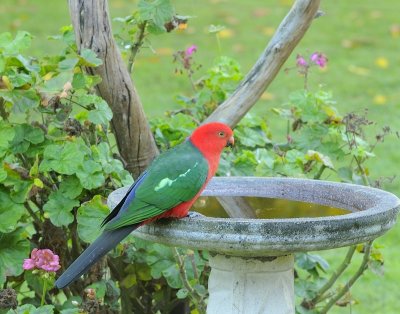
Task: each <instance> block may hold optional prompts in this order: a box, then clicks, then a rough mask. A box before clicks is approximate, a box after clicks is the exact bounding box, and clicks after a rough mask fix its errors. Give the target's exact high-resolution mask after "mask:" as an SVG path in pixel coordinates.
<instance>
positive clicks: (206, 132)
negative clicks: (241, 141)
mask: <svg viewBox="0 0 400 314" xmlns="http://www.w3.org/2000/svg"><path fill="white" fill-rule="evenodd" d="M190 141H191V142H192V144H193V145H194V146H196V147H197V148H198V149H199V150H200V152H201V153H202V154H203V156H204V157H205V158H206V159H207V161H208V163H209V164H210V167H211V171H212V172H213V173H212V175H214V174H215V171H217V168H218V163H219V158H220V156H221V153H222V151H223V149H224V148H225V147H226V146H233V144H234V139H233V131H232V129H231V128H230V127H229V126H228V125H226V124H224V123H221V122H211V123H207V124H203V125H201V126H199V127H198V128H197V129H196V130H194V132H193V133H192V135H191V136H190Z"/></svg>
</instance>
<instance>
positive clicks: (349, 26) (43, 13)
mask: <svg viewBox="0 0 400 314" xmlns="http://www.w3.org/2000/svg"><path fill="white" fill-rule="evenodd" d="M173 2H174V3H175V5H176V8H177V12H178V13H179V14H183V15H191V16H195V17H194V18H193V19H191V20H190V22H189V26H188V28H187V30H185V31H182V32H173V33H171V34H168V35H162V36H153V37H152V38H151V42H152V48H153V50H154V51H155V53H154V52H152V50H151V49H147V48H145V49H143V50H142V52H141V53H140V55H139V56H138V59H137V62H136V65H135V70H134V74H133V78H134V81H135V84H136V86H137V89H138V91H139V93H140V96H141V99H142V101H143V104H144V107H145V111H146V113H147V114H148V116H150V117H154V116H159V115H162V114H163V112H164V111H165V110H170V109H174V108H177V105H176V104H175V102H174V96H176V95H177V94H179V93H180V94H185V93H190V84H189V82H188V80H187V79H186V78H185V77H183V76H177V75H176V74H174V69H175V65H174V64H173V63H172V54H173V52H174V51H177V50H182V49H185V48H187V47H188V46H190V45H192V44H196V45H197V46H198V52H197V53H196V55H195V57H196V61H197V62H198V63H199V64H202V65H203V67H204V68H207V67H209V66H210V65H211V64H212V62H213V60H214V59H215V58H216V57H218V56H219V49H218V45H217V42H216V39H215V36H214V35H211V34H209V33H208V31H207V30H208V27H209V26H210V25H211V24H215V25H224V26H226V31H224V33H223V34H221V48H222V53H223V54H224V55H228V56H230V57H233V58H235V59H237V60H238V61H239V63H240V64H241V66H242V70H243V73H246V72H247V71H248V70H249V69H250V67H251V66H252V64H253V63H254V62H255V60H256V59H257V58H258V56H259V55H260V53H261V52H262V50H263V49H264V47H265V45H266V43H267V42H268V40H269V39H270V38H271V36H272V34H273V31H274V29H275V28H276V27H277V26H278V24H279V22H280V21H281V19H282V18H283V17H284V16H285V14H286V12H287V10H288V9H289V6H290V3H291V1H288V0H281V1H260V0H257V1H240V0H230V1H227V0H208V1H195V0H186V1H183V0H179V1H173ZM110 7H111V12H112V15H113V17H117V16H124V15H126V14H127V13H129V12H130V11H133V10H134V9H135V3H132V1H128V0H110ZM321 9H322V10H323V11H324V12H325V13H326V14H325V16H323V17H321V18H319V19H317V20H315V21H314V23H313V25H312V27H311V29H310V30H309V31H308V33H307V35H306V36H305V38H304V39H303V40H302V42H301V44H300V45H299V46H298V47H297V48H296V49H295V51H294V53H293V55H292V56H291V58H290V59H289V60H288V62H287V64H286V65H285V67H288V68H289V67H292V66H293V65H294V63H295V56H296V54H297V53H300V54H304V55H308V54H310V53H312V52H314V51H321V52H324V53H325V54H326V55H327V56H328V58H329V66H328V69H327V70H326V71H320V70H317V69H314V71H313V72H312V73H311V78H310V86H311V88H313V89H316V88H318V85H319V84H323V85H324V86H325V88H326V89H329V90H332V92H333V93H334V95H335V97H336V99H337V102H338V103H337V107H338V109H339V111H340V112H341V113H342V114H345V113H347V112H350V111H356V112H359V113H361V112H363V110H364V108H367V109H368V112H369V119H370V120H372V121H374V122H376V124H374V125H371V126H370V127H369V128H368V136H371V137H372V138H373V137H374V135H375V134H376V133H377V132H379V130H380V129H381V128H382V127H383V126H386V125H389V126H390V127H391V128H392V130H393V131H400V123H399V120H400V84H399V80H400V75H399V66H400V54H399V51H400V21H399V18H398V12H400V2H398V1H396V0H384V1H380V2H376V1H373V0H365V1H360V0H358V1H345V0H340V1H322V6H321ZM0 14H1V19H2V24H1V27H0V32H3V31H12V32H15V31H16V30H19V29H21V30H28V31H29V32H31V33H32V34H33V35H34V36H35V37H36V39H35V41H34V45H33V47H32V50H31V52H30V53H31V54H37V55H38V54H46V53H57V51H58V50H59V49H60V44H59V43H57V42H54V41H47V40H46V37H47V36H48V35H52V34H56V33H57V32H58V29H59V28H60V27H61V26H62V25H65V24H70V22H69V15H68V8H67V4H66V3H65V2H60V1H46V0H35V1H34V0H2V1H1V3H0ZM200 72H201V71H200ZM302 86H303V81H302V78H301V77H300V76H298V75H297V74H296V73H295V71H291V72H289V73H288V74H286V73H285V72H284V71H281V73H280V74H279V75H278V76H277V78H276V80H275V81H274V82H273V84H271V86H270V87H269V88H268V91H267V92H268V93H267V94H265V95H264V96H265V97H263V99H262V100H260V101H259V102H258V103H257V105H256V106H255V108H254V109H253V112H256V113H257V114H261V115H265V116H267V117H269V118H268V119H269V121H270V123H271V126H272V128H273V130H274V132H273V133H274V134H283V132H282V130H284V129H285V127H286V124H285V123H282V124H283V125H282V124H281V123H277V122H276V119H274V118H273V117H272V118H271V117H270V116H271V115H272V113H271V108H273V107H276V106H279V105H281V104H282V103H284V102H285V101H286V100H287V95H288V93H290V92H292V91H294V90H296V89H300V88H302ZM399 144H400V140H399V139H398V138H397V137H396V136H395V135H393V136H390V137H388V138H387V139H385V142H384V143H383V144H381V145H379V146H378V147H377V148H376V150H375V153H376V155H377V157H376V158H375V159H373V160H371V161H370V162H369V167H370V172H371V174H373V175H374V176H376V177H380V176H393V175H397V174H398V172H399V171H398V160H399V158H398V156H399V153H398V149H397V146H398V145H399ZM385 189H387V190H389V191H392V192H394V193H396V194H397V195H400V179H397V180H395V181H394V183H393V184H390V185H385ZM399 236H400V227H399V224H397V226H396V227H395V228H394V229H393V230H391V231H390V232H388V233H387V234H386V235H385V236H383V237H382V238H380V239H379V240H378V241H377V243H379V244H380V245H382V246H383V247H384V248H383V249H382V251H383V253H384V256H385V270H386V272H385V275H384V276H383V277H378V276H376V275H374V274H372V273H371V272H368V274H367V275H365V276H364V277H363V278H362V279H361V281H360V282H358V283H357V284H356V286H355V287H354V288H353V289H352V293H353V295H354V296H355V297H356V298H357V299H358V300H359V301H360V304H357V305H355V306H353V308H352V309H350V308H336V309H335V310H334V311H332V313H358V314H361V313H363V314H364V313H374V314H379V313H385V314H391V313H393V314H394V313H398V309H399V308H400V297H399V296H400V292H399V290H398V282H399V281H400V262H399V261H400V250H399V248H398V246H397V244H398V239H399ZM338 252H339V253H340V254H342V252H341V250H336V251H334V252H332V251H330V252H326V253H324V254H323V255H324V256H325V257H326V258H327V259H328V260H329V261H330V262H332V264H333V265H334V264H337V263H339V262H340V260H339V259H338V257H337V256H338V255H339V253H338ZM344 254H345V253H344V252H343V255H344ZM355 267H357V265H354V266H353V267H352V268H353V270H354V269H355Z"/></svg>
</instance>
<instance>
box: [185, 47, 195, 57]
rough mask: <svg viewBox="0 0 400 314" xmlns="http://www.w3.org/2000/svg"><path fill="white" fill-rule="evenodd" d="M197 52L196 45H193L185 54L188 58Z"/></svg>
mask: <svg viewBox="0 0 400 314" xmlns="http://www.w3.org/2000/svg"><path fill="white" fill-rule="evenodd" d="M196 51H197V46H196V45H191V46H190V47H189V48H188V49H186V51H185V54H186V56H187V57H189V56H191V55H192V54H193V53H195V52H196Z"/></svg>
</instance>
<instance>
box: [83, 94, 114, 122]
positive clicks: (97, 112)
mask: <svg viewBox="0 0 400 314" xmlns="http://www.w3.org/2000/svg"><path fill="white" fill-rule="evenodd" d="M94 106H95V108H96V109H93V110H90V111H89V115H88V119H89V121H90V122H92V123H94V124H107V123H108V122H109V121H111V119H112V117H113V114H112V111H111V109H110V107H108V104H107V103H106V102H105V101H104V100H101V101H100V102H96V103H95V104H94Z"/></svg>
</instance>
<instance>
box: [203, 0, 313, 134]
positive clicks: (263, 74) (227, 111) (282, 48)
mask: <svg viewBox="0 0 400 314" xmlns="http://www.w3.org/2000/svg"><path fill="white" fill-rule="evenodd" d="M319 4H320V0H297V1H296V2H295V3H294V4H293V7H292V8H291V10H290V11H289V13H288V14H287V16H286V17H285V18H284V20H283V21H282V23H281V24H280V25H279V28H278V29H277V31H276V33H275V35H274V36H273V37H272V39H271V41H270V42H269V44H268V46H267V47H266V48H265V50H264V52H263V53H262V54H261V56H260V58H259V59H258V61H257V62H256V64H255V65H254V66H253V68H252V69H251V70H250V72H249V73H248V74H247V76H246V77H245V78H244V79H243V81H242V82H241V83H240V85H239V86H238V87H237V89H236V90H235V92H234V93H233V94H232V95H231V96H230V97H229V98H228V99H227V100H225V101H224V102H223V103H222V104H221V105H220V106H219V107H218V108H217V109H216V110H215V111H214V112H213V113H212V114H211V115H210V116H209V117H208V118H207V119H206V121H205V122H211V121H221V122H225V123H227V124H229V125H230V126H231V127H234V126H235V125H236V124H237V123H238V122H239V121H240V120H241V119H242V118H243V116H244V115H245V114H246V113H247V112H248V111H249V110H250V109H251V108H252V107H253V105H254V104H255V103H256V101H257V100H258V99H259V98H260V97H261V94H262V93H263V92H264V91H265V89H266V88H267V86H268V85H269V84H270V83H271V82H272V81H273V79H274V78H275V76H276V75H277V74H278V72H279V70H280V68H281V67H282V65H283V64H284V63H285V61H286V60H287V58H288V57H289V56H290V54H291V53H292V51H293V49H294V48H295V47H296V45H297V44H298V43H299V41H300V40H301V38H303V36H304V34H305V33H306V31H307V29H308V28H309V26H310V25H311V22H312V20H313V19H314V17H316V16H319V13H318V8H319Z"/></svg>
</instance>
